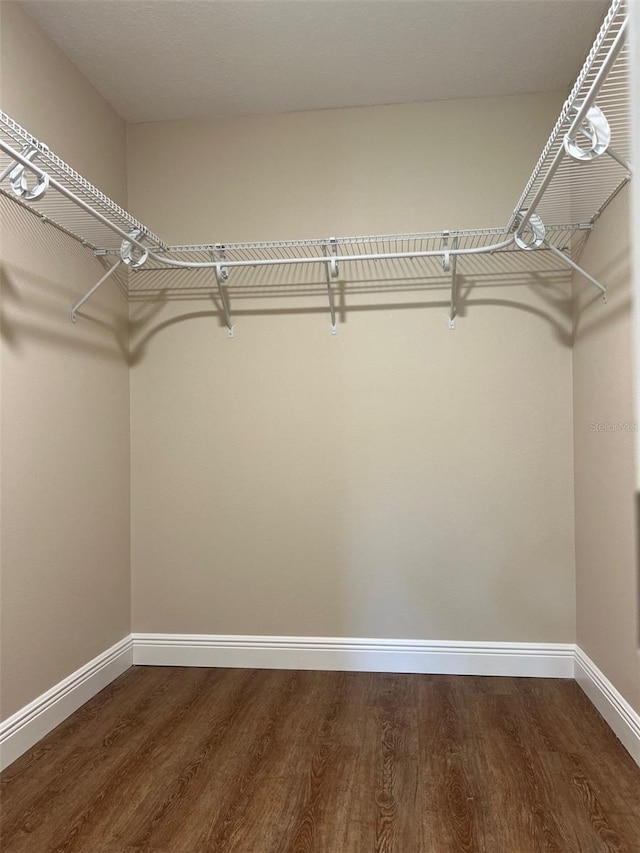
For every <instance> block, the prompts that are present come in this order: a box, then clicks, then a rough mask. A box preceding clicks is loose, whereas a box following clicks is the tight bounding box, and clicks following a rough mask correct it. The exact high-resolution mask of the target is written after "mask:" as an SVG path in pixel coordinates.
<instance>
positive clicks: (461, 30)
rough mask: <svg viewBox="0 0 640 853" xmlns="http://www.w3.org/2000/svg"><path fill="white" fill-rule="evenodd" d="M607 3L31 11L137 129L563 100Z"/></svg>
mask: <svg viewBox="0 0 640 853" xmlns="http://www.w3.org/2000/svg"><path fill="white" fill-rule="evenodd" d="M607 5H608V4H607V3H606V2H602V0H206V2H202V0H151V2H149V0H91V1H89V0H30V2H25V3H23V6H24V8H25V9H26V10H27V12H28V13H29V14H30V15H31V17H33V18H34V19H35V20H36V21H38V22H39V23H40V25H41V26H42V27H43V28H44V29H45V30H46V31H47V32H48V33H49V35H50V36H51V37H52V38H53V39H54V41H55V42H57V44H58V45H59V46H60V47H61V48H62V50H63V51H64V52H65V53H66V54H67V55H68V56H69V57H70V58H71V60H72V61H73V62H74V63H75V64H76V65H77V66H78V68H79V69H80V70H81V71H82V72H83V74H84V75H85V76H86V77H87V78H88V79H89V80H90V81H91V82H92V83H93V84H94V86H95V87H96V88H97V89H98V90H99V91H100V92H101V93H102V95H103V96H104V97H105V98H106V99H107V100H108V101H109V102H110V103H111V104H112V105H113V106H114V107H115V109H116V110H117V111H118V112H119V113H120V114H121V115H122V116H123V117H124V118H126V119H127V120H128V121H131V122H138V121H153V120H160V119H177V118H192V117H194V118H195V117H203V116H223V115H243V114H248V113H276V112H289V111H293V110H314V109H325V108H330V107H346V106H365V105H370V104H388V103H405V102H410V101H424V100H440V99H445V98H468V97H481V96H487V95H504V94H511V93H513V94H517V93H522V92H543V91H554V90H564V89H567V88H568V87H569V85H570V84H571V83H572V82H573V79H574V78H575V76H576V73H577V71H578V69H579V66H580V65H581V63H582V60H583V58H584V56H585V54H586V52H587V51H588V49H589V47H590V44H591V42H592V41H593V37H594V35H595V33H596V31H597V29H598V27H599V25H600V21H601V19H602V17H603V16H604V13H605V11H606V8H607Z"/></svg>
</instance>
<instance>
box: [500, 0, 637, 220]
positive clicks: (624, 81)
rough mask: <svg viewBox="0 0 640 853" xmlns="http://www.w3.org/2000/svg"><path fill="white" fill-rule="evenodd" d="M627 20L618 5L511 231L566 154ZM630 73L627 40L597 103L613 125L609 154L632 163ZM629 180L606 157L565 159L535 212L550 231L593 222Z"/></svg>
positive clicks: (546, 149) (529, 184) (621, 5)
mask: <svg viewBox="0 0 640 853" xmlns="http://www.w3.org/2000/svg"><path fill="white" fill-rule="evenodd" d="M626 20H627V9H626V3H625V2H624V0H614V2H613V3H612V4H611V6H610V8H609V11H608V13H607V15H606V17H605V19H604V22H603V24H602V27H601V28H600V31H599V32H598V35H597V37H596V39H595V41H594V44H593V46H592V48H591V50H590V52H589V54H588V56H587V58H586V60H585V62H584V65H583V67H582V69H581V71H580V74H579V75H578V78H577V80H576V82H575V85H574V86H573V89H572V90H571V93H570V94H569V97H568V98H567V99H566V101H565V103H564V105H563V107H562V111H561V113H560V116H559V118H558V120H557V122H556V124H555V127H554V128H553V131H552V133H551V136H550V137H549V140H548V142H547V144H546V145H545V147H544V149H543V152H542V155H541V156H540V159H539V160H538V163H537V164H536V167H535V169H534V170H533V173H532V175H531V177H530V179H529V181H528V182H527V185H526V187H525V189H524V192H523V193H522V196H521V197H520V200H519V202H518V204H517V206H516V208H515V210H514V214H513V216H512V218H511V220H510V222H509V227H511V228H513V227H514V226H515V224H516V220H517V215H518V213H519V212H520V211H526V210H528V209H529V208H530V207H531V206H532V203H533V202H534V200H535V197H536V194H537V193H538V192H539V190H540V188H541V186H542V185H543V182H544V181H545V179H546V178H547V175H548V173H549V170H550V168H551V167H552V164H553V163H554V161H555V159H556V157H557V156H558V153H559V152H561V150H562V149H563V145H564V137H565V134H566V133H567V131H568V130H569V127H570V125H571V123H572V121H573V120H574V118H575V116H576V113H577V109H578V108H579V106H580V105H581V104H582V103H583V102H584V101H585V100H586V99H587V98H588V96H589V94H590V91H591V89H592V86H593V85H594V82H595V81H596V79H597V78H598V74H599V73H600V72H601V70H602V69H603V66H604V65H605V63H606V62H607V60H608V59H609V58H610V56H611V52H612V49H614V46H615V43H616V39H617V38H618V36H619V35H620V36H621V38H622V35H624V34H621V30H622V29H623V27H624V26H625V24H626ZM629 73H630V69H629V47H628V44H627V43H626V41H622V46H621V48H620V52H619V53H617V55H616V58H615V60H614V62H613V64H612V66H611V67H610V68H609V69H608V71H607V73H606V75H605V77H604V79H603V81H602V83H601V85H600V86H599V88H598V91H597V93H596V95H595V100H594V102H593V103H594V105H595V106H597V107H598V108H599V109H600V110H601V111H602V113H603V114H604V116H605V117H606V119H607V122H608V124H609V126H610V130H611V143H610V149H612V150H613V151H614V152H615V154H617V155H619V157H620V158H621V159H622V160H623V161H625V162H626V163H627V164H628V163H629V160H630V157H631V129H630V120H629V109H630V108H629ZM579 138H580V137H579ZM583 138H584V137H583ZM629 179H630V171H629V169H628V168H626V167H625V166H624V165H621V163H620V162H618V160H616V159H614V158H613V157H612V156H608V155H607V154H603V155H601V156H598V157H596V158H594V159H592V160H590V161H588V162H583V161H580V160H576V159H573V158H572V157H570V156H564V157H563V158H562V160H561V162H560V164H559V166H558V168H557V171H556V172H555V174H554V175H553V178H552V180H551V182H550V183H549V185H548V186H547V187H546V189H545V191H544V193H543V195H542V197H541V199H540V200H539V202H538V203H537V204H535V213H537V214H538V216H540V218H541V219H542V221H543V222H544V224H545V226H546V227H547V228H550V227H552V226H554V225H557V224H558V223H560V222H591V223H593V222H595V221H596V219H597V218H598V217H599V216H600V214H601V213H602V211H603V210H604V209H605V207H606V206H607V205H608V204H609V202H610V201H611V200H612V199H613V198H614V197H615V195H616V194H617V193H618V192H619V191H620V189H621V188H622V187H623V186H624V185H625V184H626V183H627V182H628V181H629Z"/></svg>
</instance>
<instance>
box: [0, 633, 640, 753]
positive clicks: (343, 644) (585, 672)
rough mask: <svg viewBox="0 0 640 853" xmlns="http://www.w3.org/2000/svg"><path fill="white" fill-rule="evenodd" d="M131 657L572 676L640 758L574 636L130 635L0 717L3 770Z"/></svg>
mask: <svg viewBox="0 0 640 853" xmlns="http://www.w3.org/2000/svg"><path fill="white" fill-rule="evenodd" d="M132 664H134V665H142V666H202V667H231V668H238V667H240V668H251V669H311V670H323V669H324V670H345V671H352V672H407V673H431V674H448V675H505V676H515V677H518V676H522V677H529V678H575V679H576V681H577V682H578V684H579V685H580V686H581V688H582V689H583V690H584V692H585V693H586V695H587V696H588V698H589V699H590V700H591V702H593V704H594V705H595V707H596V708H597V709H598V711H599V712H600V713H601V714H602V716H603V717H604V719H605V720H606V721H607V723H608V724H609V726H610V727H611V729H612V730H613V731H614V732H615V734H616V735H617V737H618V738H619V739H620V741H621V742H622V744H623V745H624V746H625V747H626V749H627V750H628V751H629V753H630V754H631V756H632V757H633V759H634V760H635V761H636V763H637V764H638V765H640V715H639V714H637V713H636V711H634V709H633V708H632V707H631V706H630V705H629V703H628V702H627V701H626V700H625V699H624V697H623V696H622V695H621V694H620V693H619V691H618V690H616V688H615V687H614V686H613V684H612V683H611V682H610V681H609V679H608V678H607V677H606V676H605V675H604V673H603V672H601V670H600V669H598V667H597V666H596V665H595V663H594V662H593V661H592V660H591V659H590V658H589V656H588V655H587V654H585V652H584V651H583V650H582V649H581V648H580V647H579V646H575V645H573V644H572V643H494V642H486V643H480V642H478V643H470V642H463V641H445V640H442V641H428V640H387V639H384V640H380V639H366V638H352V637H349V638H340V637H273V636H243V635H217V634H132V635H130V636H128V637H125V638H124V639H123V640H121V641H120V642H119V643H116V644H115V645H114V646H112V647H111V648H110V649H107V650H106V651H105V652H103V653H102V654H100V655H98V656H97V657H95V658H94V659H93V660H91V661H89V663H87V664H85V666H83V667H81V668H80V669H78V670H76V672H74V673H72V674H71V675H70V676H68V677H67V678H65V679H63V681H61V682H60V683H59V684H57V685H55V686H54V687H52V688H51V689H50V690H48V691H47V692H46V693H43V694H42V696H39V697H38V698H37V699H35V700H34V701H33V702H31V703H29V705H26V706H25V707H24V708H22V709H21V710H20V711H17V712H16V713H15V714H14V715H13V716H11V717H9V718H8V719H7V720H5V721H4V722H2V723H0V769H4V768H5V767H8V766H9V765H10V764H11V763H12V762H14V761H15V760H16V759H17V758H19V757H20V756H21V755H22V754H23V753H24V752H26V751H27V750H28V749H29V748H30V747H32V746H33V745H34V744H36V743H37V742H38V741H39V740H40V739H41V738H43V737H44V736H45V735H46V734H48V733H49V732H50V731H51V730H52V729H54V728H55V727H56V726H57V725H59V724H60V723H61V722H63V721H64V720H65V719H66V718H67V717H68V716H70V715H71V714H72V713H73V712H74V711H76V710H77V709H78V708H80V707H81V705H83V704H84V703H85V702H87V701H88V700H89V699H91V698H92V697H93V696H95V695H96V693H99V691H100V690H102V689H103V688H104V687H106V686H107V685H108V684H109V683H110V682H111V681H113V680H114V679H115V678H117V677H118V676H119V675H121V674H122V673H123V672H125V671H126V670H127V669H128V668H129V667H130V666H131V665H132Z"/></svg>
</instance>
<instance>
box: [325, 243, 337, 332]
mask: <svg viewBox="0 0 640 853" xmlns="http://www.w3.org/2000/svg"><path fill="white" fill-rule="evenodd" d="M330 243H331V257H330V260H328V261H327V263H326V265H325V270H326V275H327V296H328V297H329V311H330V312H331V334H332V335H337V334H338V325H337V323H336V303H335V298H334V295H333V288H332V287H331V279H332V278H337V277H338V259H337V254H338V246H337V242H336V238H335V237H332V238H331V240H330ZM322 249H323V251H324V254H325V256H328V255H329V250H328V249H327V246H323V247H322Z"/></svg>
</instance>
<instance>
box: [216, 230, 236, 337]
mask: <svg viewBox="0 0 640 853" xmlns="http://www.w3.org/2000/svg"><path fill="white" fill-rule="evenodd" d="M216 254H217V255H218V258H217V259H216V258H215V257H214V256H213V253H212V255H211V260H213V261H215V260H218V263H216V265H215V267H214V271H215V274H216V283H217V285H218V294H219V296H220V303H221V305H222V313H223V314H224V323H225V326H226V327H227V337H229V338H233V337H235V333H234V330H233V323H232V321H231V311H230V310H229V302H228V300H227V293H226V291H225V285H226V283H227V281H228V280H229V267H228V266H226V265H225V264H224V263H220V261H224V259H225V256H224V246H222V245H219V244H216Z"/></svg>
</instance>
